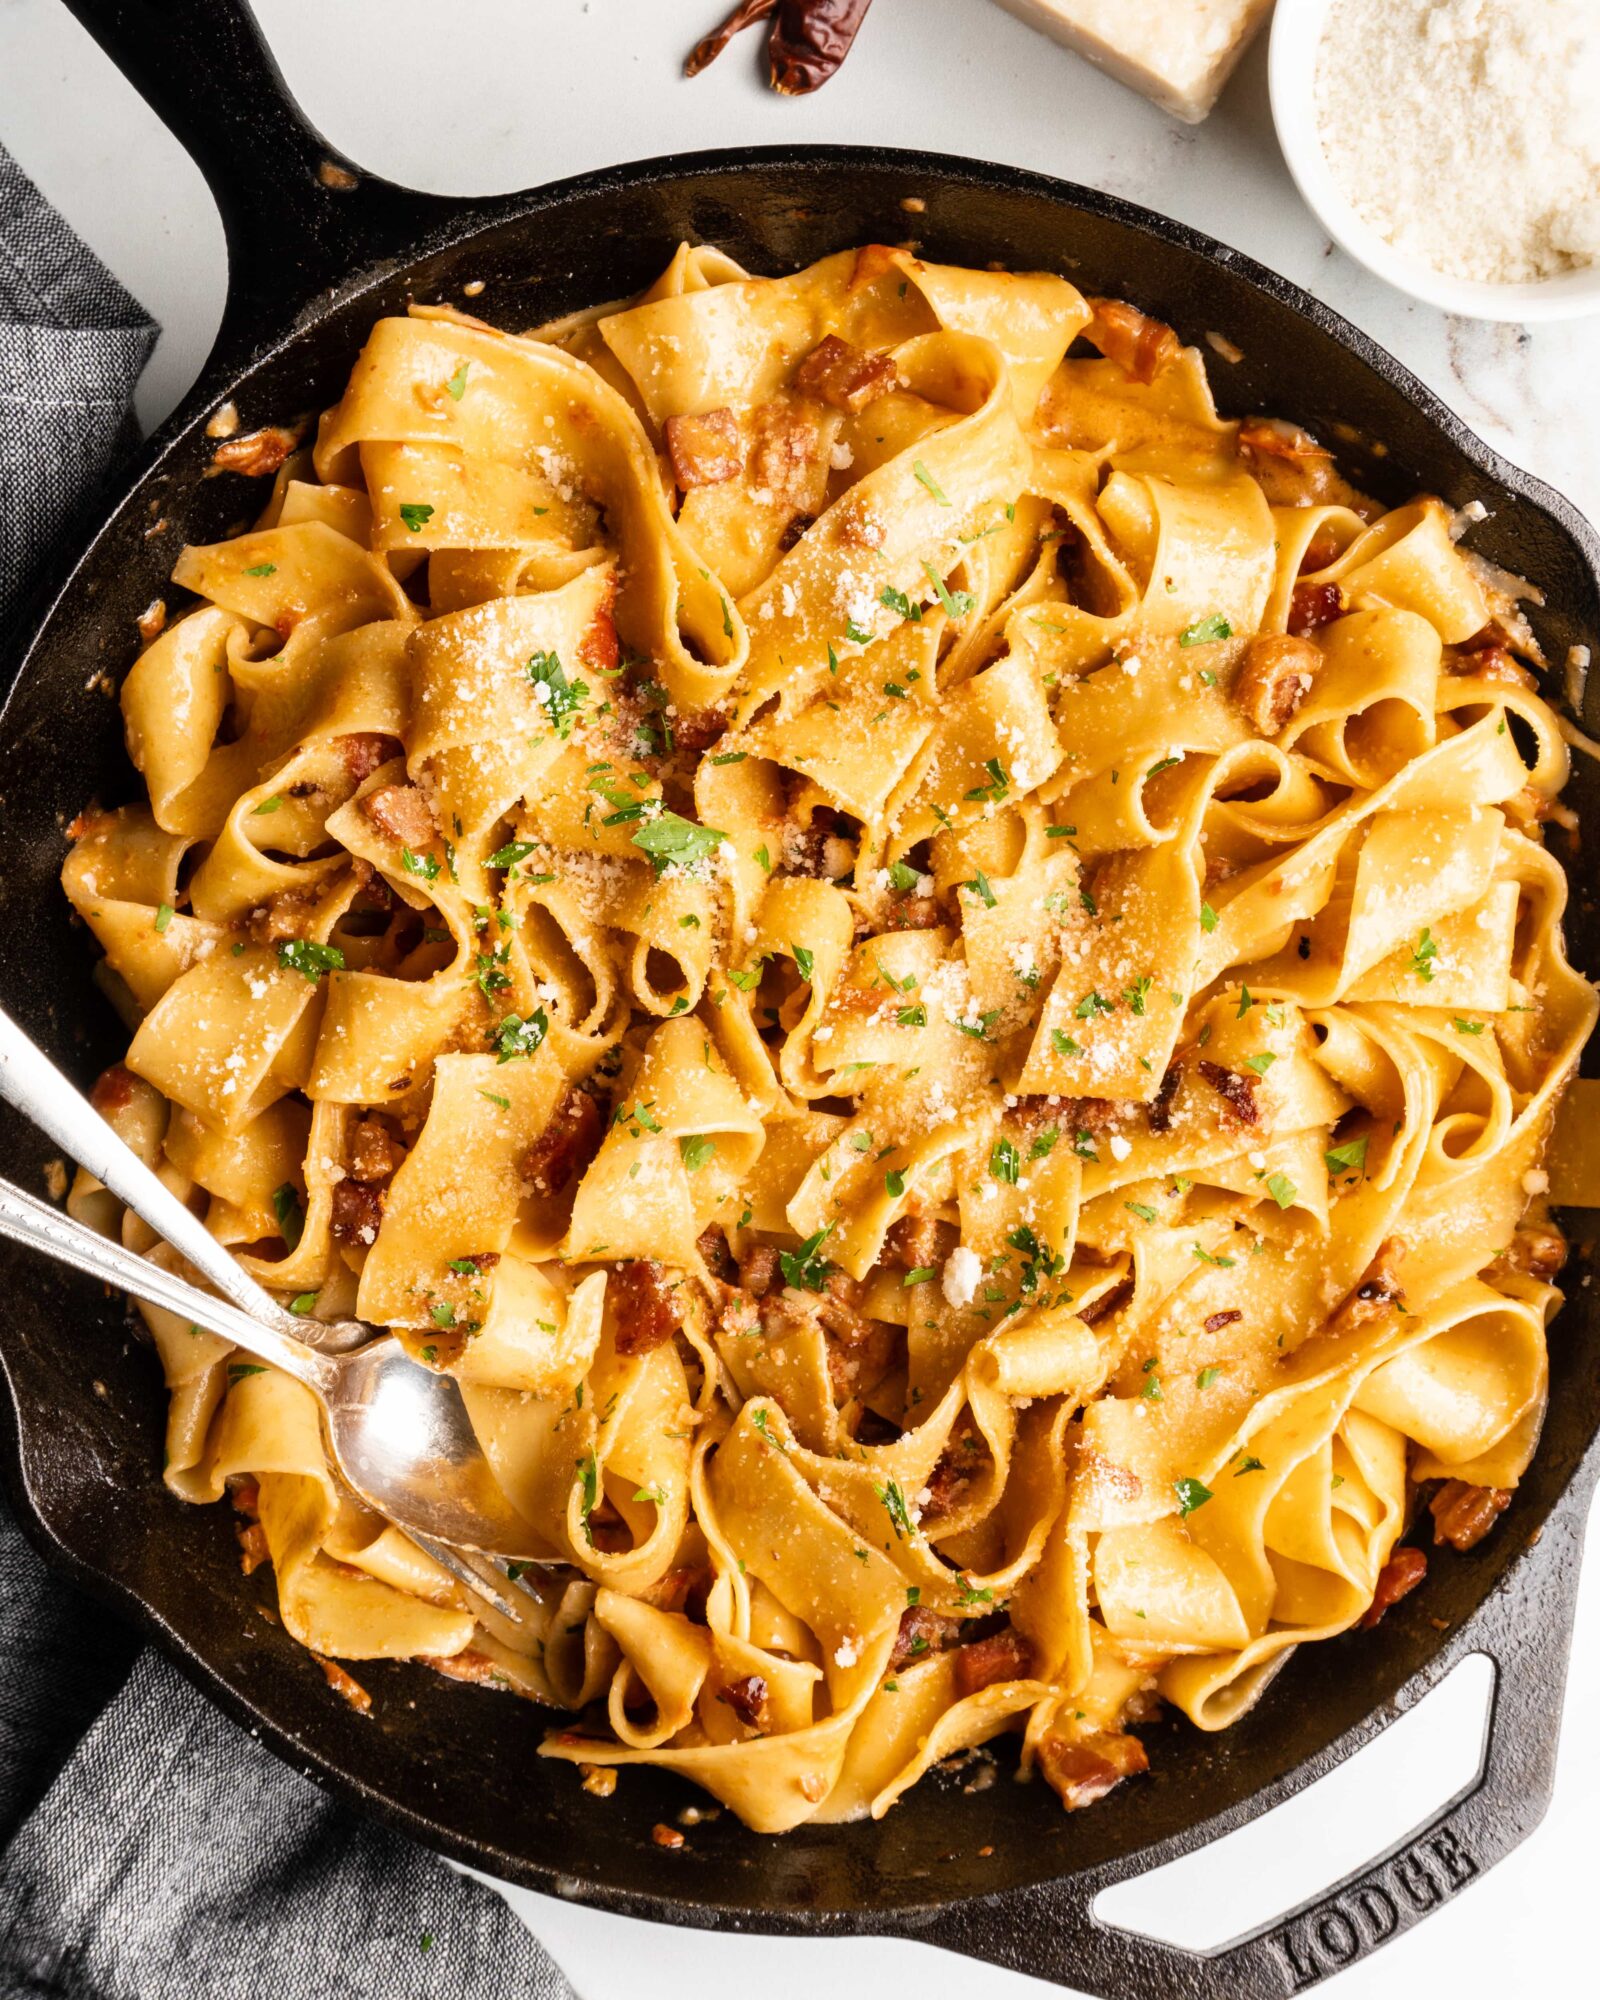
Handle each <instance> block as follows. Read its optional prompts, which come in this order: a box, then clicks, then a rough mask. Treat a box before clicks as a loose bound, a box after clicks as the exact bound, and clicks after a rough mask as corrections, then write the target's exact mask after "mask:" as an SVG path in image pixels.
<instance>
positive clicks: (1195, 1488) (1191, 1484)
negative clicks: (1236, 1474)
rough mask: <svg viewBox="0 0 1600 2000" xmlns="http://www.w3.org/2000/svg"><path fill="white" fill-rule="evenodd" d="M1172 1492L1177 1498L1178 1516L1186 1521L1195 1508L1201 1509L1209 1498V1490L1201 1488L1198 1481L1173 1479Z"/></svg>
mask: <svg viewBox="0 0 1600 2000" xmlns="http://www.w3.org/2000/svg"><path fill="white" fill-rule="evenodd" d="M1172 1490H1173V1492H1174V1493H1176V1494H1177V1496H1178V1514H1179V1517H1180V1518H1181V1519H1182V1520H1185V1521H1187V1520H1188V1518H1189V1516H1190V1515H1191V1514H1192V1513H1193V1512H1194V1510H1195V1509H1196V1508H1197V1507H1203V1506H1204V1505H1205V1504H1206V1502H1207V1501H1208V1500H1209V1499H1210V1498H1211V1488H1210V1487H1209V1486H1202V1485H1201V1483H1200V1481H1199V1480H1198V1479H1175V1480H1173V1482H1172Z"/></svg>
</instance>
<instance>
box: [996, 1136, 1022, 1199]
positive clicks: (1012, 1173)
mask: <svg viewBox="0 0 1600 2000" xmlns="http://www.w3.org/2000/svg"><path fill="white" fill-rule="evenodd" d="M1021 1177H1022V1156H1021V1155H1020V1154H1019V1153H1018V1151H1017V1149H1016V1147H1015V1146H1014V1145H1012V1143H1011V1141H1010V1140H1009V1139H996V1140H995V1142H994V1146H993V1148H992V1149H991V1151H990V1153H989V1178H990V1179H991V1180H995V1181H999V1183H1000V1184H1001V1186H1002V1187H1015V1186H1016V1185H1017V1182H1018V1181H1019V1180H1020V1179H1021Z"/></svg>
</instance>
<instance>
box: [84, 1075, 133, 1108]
mask: <svg viewBox="0 0 1600 2000" xmlns="http://www.w3.org/2000/svg"><path fill="white" fill-rule="evenodd" d="M89 1102H90V1103H91V1104H92V1105H93V1106H94V1108H95V1110H96V1111H98V1112H99V1113H100V1116H101V1117H102V1118H109V1117H110V1116H111V1115H112V1113H113V1112H116V1111H126V1110H127V1108H128V1106H129V1105H130V1104H131V1103H132V1102H133V1071H132V1070H131V1069H129V1068H128V1067H127V1065H126V1064H125V1063H113V1064H112V1065H111V1067H110V1068H109V1069H104V1070H102V1071H101V1072H100V1074H99V1075H98V1076H97V1077H96V1078H95V1080H94V1088H93V1089H92V1090H91V1091H90V1092H89Z"/></svg>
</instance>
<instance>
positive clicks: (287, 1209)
mask: <svg viewBox="0 0 1600 2000" xmlns="http://www.w3.org/2000/svg"><path fill="white" fill-rule="evenodd" d="M272 1212H273V1214H274V1215H275V1216H276V1217H277V1218H278V1234H279V1235H280V1236H281V1237H282V1238H283V1240H284V1242H285V1243H287V1244H288V1246H289V1248H290V1249H291V1250H295V1249H298V1248H299V1244H300V1237H301V1234H302V1232H303V1231H304V1229H305V1226H306V1217H305V1210H304V1209H303V1208H302V1207H301V1206H300V1196H299V1193H298V1192H297V1190H296V1188H295V1185H294V1182H293V1181H285V1182H284V1183H283V1185H282V1186H281V1187H275V1188H274V1189H273V1190H272Z"/></svg>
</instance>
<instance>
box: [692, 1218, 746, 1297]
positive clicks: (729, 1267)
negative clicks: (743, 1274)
mask: <svg viewBox="0 0 1600 2000" xmlns="http://www.w3.org/2000/svg"><path fill="white" fill-rule="evenodd" d="M694 1247H695V1248H696V1249H697V1250H698V1251H699V1252H700V1261H701V1262H702V1263H703V1264H704V1265H705V1267H706V1269H707V1270H708V1271H709V1272H710V1273H711V1275H712V1277H713V1278H720V1279H721V1280H722V1282H723V1283H724V1284H725V1285H735V1284H737V1283H738V1282H739V1266H738V1265H737V1264H736V1263H735V1262H734V1256H733V1252H732V1251H731V1250H730V1249H729V1248H728V1239H727V1237H726V1236H724V1235H723V1233H722V1231H721V1230H720V1229H719V1228H718V1227H717V1225H716V1224H715V1223H713V1224H712V1225H711V1227H710V1228H709V1229H703V1230H701V1232H700V1234H699V1235H698V1236H697V1237H696V1238H695V1244H694Z"/></svg>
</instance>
